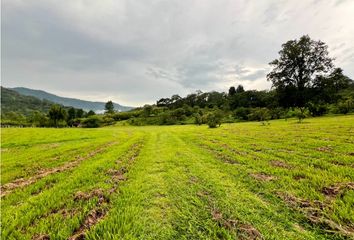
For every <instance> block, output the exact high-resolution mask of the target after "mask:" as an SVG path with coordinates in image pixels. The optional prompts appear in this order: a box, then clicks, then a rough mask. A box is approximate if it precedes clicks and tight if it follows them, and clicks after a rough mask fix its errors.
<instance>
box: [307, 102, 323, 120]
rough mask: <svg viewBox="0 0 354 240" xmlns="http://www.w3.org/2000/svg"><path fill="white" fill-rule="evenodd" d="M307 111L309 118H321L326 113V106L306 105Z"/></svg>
mask: <svg viewBox="0 0 354 240" xmlns="http://www.w3.org/2000/svg"><path fill="white" fill-rule="evenodd" d="M307 109H308V110H309V112H310V114H311V116H313V117H316V116H322V115H324V114H325V113H326V112H327V106H326V105H324V104H315V103H311V102H310V103H308V104H307Z"/></svg>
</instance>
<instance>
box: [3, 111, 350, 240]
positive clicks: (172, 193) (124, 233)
mask: <svg viewBox="0 0 354 240" xmlns="http://www.w3.org/2000/svg"><path fill="white" fill-rule="evenodd" d="M1 136H2V148H1V154H2V160H1V184H2V185H1V195H2V196H1V208H2V209H1V225H2V226H1V227H2V230H1V231H2V239H84V238H85V239H351V238H353V237H354V116H340V117H323V118H314V119H307V120H306V121H305V122H304V123H302V124H298V123H296V121H295V120H288V121H285V120H277V121H271V122H270V125H264V126H263V125H261V124H260V123H257V122H249V123H236V124H224V125H222V126H221V127H220V128H217V129H209V128H207V127H206V126H192V125H188V126H165V127H164V126H156V127H155V126H146V127H124V126H121V127H109V128H100V129H38V128H37V129H36V128H25V129H15V128H13V129H2V134H1Z"/></svg>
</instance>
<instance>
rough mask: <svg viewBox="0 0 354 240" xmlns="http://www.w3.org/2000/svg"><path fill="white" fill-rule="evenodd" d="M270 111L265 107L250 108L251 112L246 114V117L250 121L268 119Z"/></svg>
mask: <svg viewBox="0 0 354 240" xmlns="http://www.w3.org/2000/svg"><path fill="white" fill-rule="evenodd" d="M270 118H271V116H270V112H269V110H268V109H267V108H255V109H252V112H251V114H249V115H248V119H249V120H251V121H261V122H263V121H268V120H270Z"/></svg>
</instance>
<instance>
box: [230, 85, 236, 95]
mask: <svg viewBox="0 0 354 240" xmlns="http://www.w3.org/2000/svg"><path fill="white" fill-rule="evenodd" d="M235 94H236V88H235V87H234V86H232V87H230V88H229V96H233V95H235Z"/></svg>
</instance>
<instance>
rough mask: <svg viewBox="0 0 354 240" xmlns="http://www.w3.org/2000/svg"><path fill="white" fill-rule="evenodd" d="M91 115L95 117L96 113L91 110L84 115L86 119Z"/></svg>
mask: <svg viewBox="0 0 354 240" xmlns="http://www.w3.org/2000/svg"><path fill="white" fill-rule="evenodd" d="M93 115H96V113H95V112H94V111H92V110H90V111H88V113H87V114H86V117H89V116H93Z"/></svg>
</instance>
